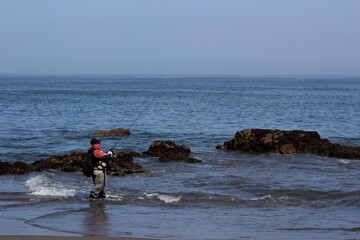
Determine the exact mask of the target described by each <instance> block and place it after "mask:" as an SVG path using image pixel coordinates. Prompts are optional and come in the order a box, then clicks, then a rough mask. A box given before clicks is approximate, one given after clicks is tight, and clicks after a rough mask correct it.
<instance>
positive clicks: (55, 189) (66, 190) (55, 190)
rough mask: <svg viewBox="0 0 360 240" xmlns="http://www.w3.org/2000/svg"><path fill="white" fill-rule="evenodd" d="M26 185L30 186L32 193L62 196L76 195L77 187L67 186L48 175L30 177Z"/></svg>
mask: <svg viewBox="0 0 360 240" xmlns="http://www.w3.org/2000/svg"><path fill="white" fill-rule="evenodd" d="M25 185H26V186H27V187H28V188H29V190H30V192H31V194H32V195H40V196H60V197H73V196H75V189H71V188H70V187H69V186H66V185H65V184H63V183H61V182H59V181H55V180H54V179H52V178H50V177H48V176H46V175H39V176H36V177H33V178H30V179H29V180H27V181H26V182H25Z"/></svg>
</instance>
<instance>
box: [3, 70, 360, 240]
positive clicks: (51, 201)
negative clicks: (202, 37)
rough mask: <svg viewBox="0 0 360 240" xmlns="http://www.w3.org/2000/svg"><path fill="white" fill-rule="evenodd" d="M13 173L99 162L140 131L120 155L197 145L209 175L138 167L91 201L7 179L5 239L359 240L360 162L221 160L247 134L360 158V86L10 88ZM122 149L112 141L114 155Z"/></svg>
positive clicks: (72, 189) (65, 176) (53, 82)
mask: <svg viewBox="0 0 360 240" xmlns="http://www.w3.org/2000/svg"><path fill="white" fill-rule="evenodd" d="M0 83H1V84H0V109H1V115H0V136H1V145H0V161H9V162H14V161H24V162H27V163H31V162H33V161H35V160H39V159H44V158H47V157H50V156H53V155H57V154H61V153H70V152H73V151H80V150H83V151H85V150H87V149H88V147H89V141H90V136H91V134H92V133H93V132H94V131H96V130H100V129H107V130H108V129H113V128H118V127H123V128H128V127H129V126H130V125H131V124H132V123H133V122H134V120H135V119H136V118H137V117H138V116H139V114H140V113H141V112H142V111H143V110H144V109H145V107H146V106H147V105H148V104H149V103H151V104H150V106H149V107H148V108H147V109H146V111H145V112H144V113H143V114H142V115H141V117H140V118H139V119H138V120H137V122H136V123H135V125H134V126H133V127H132V129H131V132H132V135H130V136H129V137H124V138H123V139H122V141H121V142H120V144H119V145H118V146H117V150H118V151H120V150H133V151H137V152H143V151H145V150H147V148H148V147H149V145H150V144H151V143H152V142H153V141H154V140H167V139H170V140H174V141H175V142H176V143H177V144H180V145H181V144H186V145H188V146H189V147H190V148H191V150H192V156H193V157H196V158H199V159H201V160H202V161H203V162H202V163H198V164H189V163H160V162H158V161H157V160H156V159H152V158H136V159H135V161H136V162H137V163H140V164H141V165H142V166H144V167H145V169H147V170H148V172H147V173H143V174H135V175H129V176H126V177H113V176H109V178H108V183H107V194H108V199H107V200H105V201H94V202H92V201H88V200H87V196H88V192H89V190H90V188H91V186H92V182H91V179H89V178H86V177H84V176H82V175H81V174H80V173H61V172H36V173H30V174H26V175H19V176H14V175H2V176H0V181H1V183H2V184H1V185H0V211H1V214H0V234H2V235H19V234H20V235H22V234H31V235H63V236H67V235H70V236H81V235H97V236H128V237H155V238H165V239H243V238H244V239H280V240H285V239H286V240H288V239H360V160H344V159H333V158H326V157H319V156H313V155H303V154H295V155H249V154H242V153H236V152H223V151H220V150H216V149H215V148H214V146H216V145H220V144H222V143H223V142H224V141H227V140H230V139H231V138H232V137H233V136H234V135H235V133H236V131H238V130H243V129H245V128H270V129H275V128H276V129H282V130H295V129H301V130H311V131H317V132H318V133H319V134H320V135H321V137H322V138H328V139H329V140H330V141H332V142H335V143H342V144H348V145H353V146H360V104H359V103H360V78H359V77H246V76H243V77H229V76H217V77H207V76H202V77H191V76H189V77H183V76H115V75H104V76H102V75H75V76H19V75H0ZM116 141H117V138H104V139H103V142H102V143H103V144H102V145H103V147H104V148H105V149H107V148H110V147H112V146H113V145H114V144H115V142H116Z"/></svg>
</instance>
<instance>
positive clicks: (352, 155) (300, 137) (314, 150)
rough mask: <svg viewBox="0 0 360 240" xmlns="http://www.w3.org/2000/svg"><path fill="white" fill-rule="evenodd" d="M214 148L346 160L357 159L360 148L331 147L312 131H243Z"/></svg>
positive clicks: (329, 143) (331, 145) (359, 154)
mask: <svg viewBox="0 0 360 240" xmlns="http://www.w3.org/2000/svg"><path fill="white" fill-rule="evenodd" d="M217 148H218V149H224V150H234V151H242V152H248V153H279V154H291V153H310V154H316V155H321V156H329V157H336V158H346V159H360V147H351V146H344V145H340V144H333V143H331V142H329V141H328V140H327V139H321V138H320V135H319V134H318V133H317V132H314V131H302V130H294V131H282V130H277V129H275V130H271V129H245V130H242V131H238V132H236V134H235V137H234V138H233V139H231V140H230V141H227V142H225V143H224V144H223V145H222V146H217Z"/></svg>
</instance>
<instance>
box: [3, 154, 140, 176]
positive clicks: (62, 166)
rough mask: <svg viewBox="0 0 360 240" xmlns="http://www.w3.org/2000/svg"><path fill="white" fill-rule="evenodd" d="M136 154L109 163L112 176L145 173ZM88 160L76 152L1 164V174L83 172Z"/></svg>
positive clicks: (124, 155) (120, 156) (118, 156)
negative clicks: (135, 158) (27, 162)
mask: <svg viewBox="0 0 360 240" xmlns="http://www.w3.org/2000/svg"><path fill="white" fill-rule="evenodd" d="M134 155H135V154H134V153H129V152H121V153H119V154H117V157H116V158H113V159H111V160H110V161H109V166H110V168H111V174H112V175H115V176H123V175H126V174H132V173H141V172H144V171H145V170H144V168H143V167H142V166H141V165H139V164H136V163H134V161H133V156H134ZM85 158H86V153H85V152H75V153H71V154H62V155H57V156H54V157H51V158H48V159H43V160H38V161H35V162H33V163H31V164H26V163H24V162H14V163H9V162H0V175H1V174H25V173H29V172H36V171H37V172H40V171H45V170H48V171H62V172H82V166H83V163H84V161H85Z"/></svg>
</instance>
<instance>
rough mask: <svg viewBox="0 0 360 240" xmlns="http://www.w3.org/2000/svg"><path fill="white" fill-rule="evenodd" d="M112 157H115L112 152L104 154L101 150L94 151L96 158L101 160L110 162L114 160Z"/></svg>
mask: <svg viewBox="0 0 360 240" xmlns="http://www.w3.org/2000/svg"><path fill="white" fill-rule="evenodd" d="M112 155H113V153H112V152H110V151H109V152H108V153H104V152H103V151H101V150H100V149H96V150H95V151H94V156H95V157H96V158H101V160H109V159H110V158H112Z"/></svg>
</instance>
